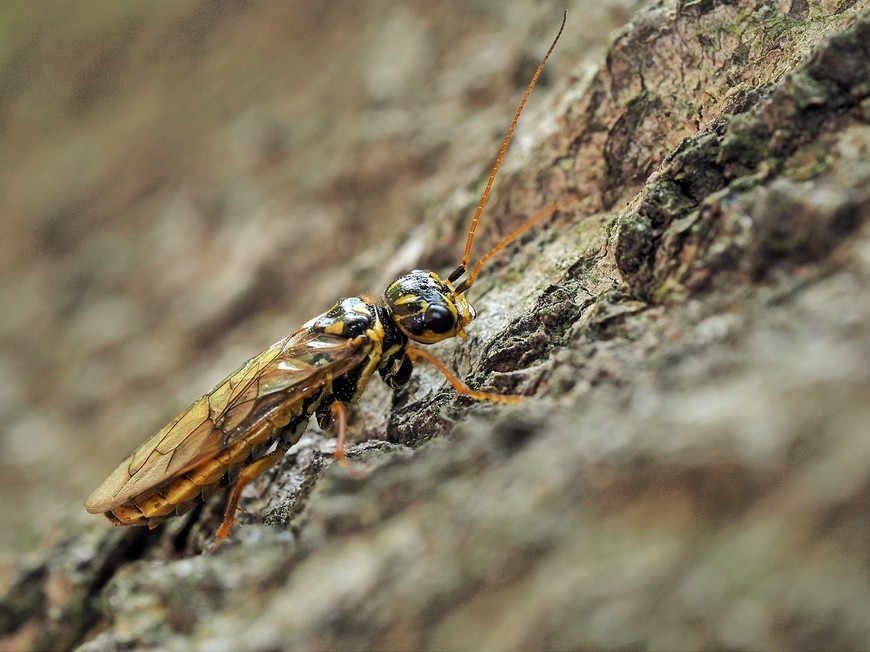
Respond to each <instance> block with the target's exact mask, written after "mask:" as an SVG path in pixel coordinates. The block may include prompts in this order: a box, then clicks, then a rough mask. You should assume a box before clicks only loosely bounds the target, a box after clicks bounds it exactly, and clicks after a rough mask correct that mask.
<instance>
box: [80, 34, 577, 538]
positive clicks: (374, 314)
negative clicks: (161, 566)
mask: <svg viewBox="0 0 870 652" xmlns="http://www.w3.org/2000/svg"><path fill="white" fill-rule="evenodd" d="M564 26H565V18H564V17H563V19H562V26H561V27H560V28H559V33H558V34H557V35H556V38H555V40H554V41H553V43H552V45H551V46H550V49H549V50H548V51H547V54H546V55H545V56H544V59H543V60H542V61H541V63H540V65H539V66H538V70H537V71H536V72H535V75H534V77H533V78H532V81H531V82H530V83H529V85H528V87H527V89H526V92H525V94H524V95H523V99H522V100H521V101H520V105H519V107H518V108H517V110H516V113H515V114H514V119H513V122H512V123H511V126H510V128H509V129H508V133H507V135H506V137H505V140H504V143H503V144H502V148H501V150H500V152H499V155H498V158H497V160H496V164H495V166H494V167H493V170H492V173H491V174H490V176H489V180H488V182H487V185H486V189H485V190H484V192H483V196H482V197H481V201H480V204H479V206H478V208H477V212H476V213H475V215H474V219H473V220H472V223H471V228H470V229H469V233H468V239H467V241H466V247H465V256H464V257H463V259H462V263H461V264H460V265H459V267H458V268H457V269H456V270H455V271H454V272H453V273H452V274H451V275H450V276H449V277H448V278H447V279H446V280H444V279H441V278H440V277H439V276H438V275H437V274H435V273H433V272H430V271H426V270H414V271H412V272H409V273H408V274H406V275H404V276H402V277H400V278H399V279H397V280H396V281H394V282H393V283H392V284H390V286H389V287H388V288H387V289H386V291H385V292H384V295H383V297H382V299H381V300H376V299H374V298H371V297H365V296H360V297H349V298H347V299H342V300H341V301H339V302H338V303H336V304H335V305H334V306H333V307H332V308H330V309H329V310H327V311H326V312H325V313H323V314H322V315H320V316H319V317H315V318H314V319H312V320H311V321H310V322H308V323H307V324H305V325H304V326H302V328H300V329H299V330H297V331H296V332H294V333H292V334H291V335H289V336H287V337H286V338H284V339H283V340H281V341H279V342H276V343H275V344H273V345H272V346H270V347H269V348H268V349H266V350H265V351H263V352H262V353H260V354H259V355H257V356H255V357H253V358H251V359H250V360H248V361H247V362H246V363H245V364H243V365H242V366H241V367H239V369H237V370H236V371H234V372H233V373H232V374H230V375H229V376H227V377H226V378H225V379H224V380H223V381H221V382H220V383H219V384H218V385H217V387H215V388H214V389H213V390H212V391H211V392H209V393H207V394H205V395H204V396H201V397H200V398H199V399H198V400H197V401H195V402H194V403H193V405H191V406H190V407H189V408H188V409H186V410H185V411H183V412H182V413H181V414H179V415H178V416H177V417H176V418H175V419H174V420H173V421H171V422H170V423H169V424H167V425H166V426H165V427H164V428H162V429H161V430H160V431H158V432H157V433H155V434H154V435H153V436H152V437H151V438H150V439H148V440H147V441H145V443H143V444H142V445H141V446H139V448H137V449H136V450H135V451H133V453H131V454H130V456H129V457H128V458H127V459H126V460H125V461H124V462H122V463H121V465H120V466H119V467H118V468H117V469H115V471H114V472H113V473H112V474H111V475H110V476H109V477H108V478H107V479H106V481H105V482H103V484H101V485H100V486H99V487H98V488H97V489H96V490H95V491H94V492H93V494H91V496H90V497H89V498H88V500H87V502H85V509H87V511H89V512H91V513H92V514H100V513H102V514H105V515H106V517H108V518H109V520H110V521H112V522H113V523H114V524H115V525H147V526H149V527H154V526H155V525H156V524H157V523H159V522H160V521H161V520H163V519H164V518H167V517H169V516H172V515H174V514H177V513H183V512H185V511H186V510H188V509H189V508H190V506H191V505H193V504H194V503H195V502H196V501H198V500H201V499H203V497H204V496H206V495H207V494H208V493H210V491H211V490H212V489H213V488H214V487H217V486H221V485H227V484H230V483H234V486H233V491H232V494H231V496H230V499H229V503H228V505H227V510H226V515H225V517H224V521H223V523H221V526H220V528H219V529H218V531H217V538H218V539H222V538H224V537H226V536H227V535H228V534H229V532H230V529H231V528H232V525H233V524H234V523H235V519H234V514H235V511H236V507H237V505H238V500H239V496H240V495H241V492H242V489H243V488H244V487H245V485H247V484H248V483H249V482H251V480H253V479H254V478H256V477H257V476H258V475H259V474H261V473H262V472H263V471H265V470H266V469H267V468H269V467H270V466H271V465H273V464H274V463H275V462H277V461H278V460H279V459H280V458H281V457H282V456H283V455H284V453H285V452H286V451H287V450H288V449H289V448H290V447H291V446H292V445H293V444H295V443H296V442H297V441H298V439H299V437H300V436H301V434H302V432H303V430H304V429H305V426H306V425H307V424H308V422H309V420H310V418H311V417H312V416H314V417H315V418H316V419H317V422H318V425H320V427H321V428H327V427H329V426H330V425H331V424H332V422H333V421H335V422H336V426H337V430H338V442H337V444H336V458H337V459H338V460H339V461H341V462H344V438H345V429H346V423H345V414H346V409H345V406H346V405H349V404H352V403H354V402H355V401H356V400H357V399H359V397H360V396H361V395H362V393H363V392H364V391H365V389H366V387H367V386H368V383H369V381H370V380H371V378H372V376H373V375H374V373H375V371H377V372H378V373H379V374H380V376H381V378H382V379H383V380H384V382H385V383H387V384H388V385H389V386H390V387H392V388H394V389H397V388H399V387H402V386H403V385H404V384H405V383H407V382H408V379H409V378H410V377H411V372H412V370H413V361H414V360H419V359H422V360H426V361H427V362H430V363H431V364H433V365H434V366H435V367H436V368H437V369H438V370H439V371H441V372H442V373H443V374H444V375H445V376H446V378H447V379H448V380H449V381H450V383H451V384H452V385H453V387H454V388H456V390H457V391H458V392H460V393H461V394H464V395H466V396H470V397H472V398H475V399H478V400H490V401H499V402H504V403H510V402H514V401H516V400H518V398H517V397H514V396H502V395H499V394H490V393H487V392H481V391H477V390H473V389H471V388H469V387H468V386H467V385H466V384H465V383H463V382H462V381H461V380H460V379H459V378H458V377H457V376H456V375H455V374H454V373H453V372H452V371H451V370H450V369H449V368H447V366H446V365H444V363H442V362H441V361H440V360H438V359H437V358H436V357H435V356H433V355H432V354H431V353H429V352H428V351H426V350H425V349H421V348H419V347H415V346H412V343H419V344H433V343H435V342H440V341H441V340H444V339H448V338H451V337H465V328H466V326H468V324H470V323H471V321H472V320H474V318H475V316H476V315H475V311H474V308H473V307H472V306H471V304H470V303H469V302H468V300H467V299H466V297H465V292H466V291H467V290H468V289H469V288H470V287H471V286H472V284H473V283H474V280H475V279H476V278H477V275H478V274H479V272H480V269H481V267H482V265H483V263H485V262H486V261H487V260H489V258H490V257H492V255H494V254H495V253H497V252H498V251H501V250H502V249H503V248H504V247H505V246H506V245H507V244H508V243H510V242H512V241H513V240H515V239H516V238H517V237H519V235H521V234H522V233H524V232H525V231H526V230H528V229H529V228H530V227H531V226H532V225H534V224H536V223H537V222H538V221H540V220H541V219H542V218H543V217H545V216H546V215H549V214H551V213H552V212H553V211H555V209H556V208H557V207H558V206H559V205H561V204H562V203H563V202H564V201H565V200H563V201H562V202H557V203H556V204H553V205H551V206H549V207H547V208H545V209H543V210H542V211H541V212H539V213H538V214H537V215H535V216H534V217H532V218H531V219H529V220H527V221H526V222H525V223H524V224H523V225H522V226H521V227H520V228H518V229H516V230H515V231H514V232H512V233H511V234H509V235H508V236H507V237H506V238H504V239H503V240H502V241H501V242H500V243H499V244H498V245H497V246H496V247H495V248H494V249H492V250H491V251H490V252H489V253H488V254H486V255H485V256H484V257H483V258H482V259H481V260H480V262H479V263H478V264H477V266H476V267H475V268H474V270H473V271H472V273H471V274H470V275H469V276H468V277H467V278H466V279H465V280H463V281H460V282H459V284H458V285H454V283H456V282H457V281H459V279H460V278H461V277H462V276H463V275H464V274H465V273H466V272H467V270H468V265H469V261H470V255H471V245H472V242H473V239H474V233H475V230H476V228H477V224H478V222H479V219H480V216H481V214H482V212H483V209H484V207H485V206H486V203H487V200H488V198H489V192H490V190H491V188H492V184H493V181H494V180H495V177H496V174H497V173H498V170H499V167H500V166H501V163H502V160H503V159H504V155H505V152H506V151H507V147H508V144H509V143H510V141H511V138H512V136H513V132H514V129H515V128H516V124H517V121H518V119H519V116H520V113H521V112H522V110H523V107H524V106H525V103H526V100H527V99H528V97H529V93H531V90H532V88H533V87H534V85H535V82H536V81H537V79H538V77H539V76H540V74H541V70H542V69H543V67H544V64H545V63H546V61H547V59H548V58H549V56H550V53H551V52H552V51H553V48H554V47H555V45H556V42H557V41H558V40H559V36H561V34H562V29H563V28H564Z"/></svg>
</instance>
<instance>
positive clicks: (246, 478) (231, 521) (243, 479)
mask: <svg viewBox="0 0 870 652" xmlns="http://www.w3.org/2000/svg"><path fill="white" fill-rule="evenodd" d="M286 452H287V450H286V449H285V448H283V447H281V446H279V447H278V448H277V449H276V450H275V451H273V452H271V453H269V454H268V455H265V456H264V457H261V458H260V459H258V460H257V461H256V462H252V463H251V464H249V465H248V466H246V467H245V468H243V469H242V470H241V472H240V473H239V479H238V480H236V484H235V486H234V487H233V493H231V494H230V500H229V502H228V503H227V511H226V512H225V513H224V520H223V523H221V526H220V527H219V528H218V531H217V533H216V534H215V538H216V539H217V540H218V541H220V540H222V539H225V538H226V537H227V536H229V533H230V530H231V529H232V527H233V525H235V524H236V523H238V521H236V518H235V516H236V509H237V508H238V506H239V497H240V496H241V495H242V490H243V489H244V488H245V487H246V486H247V485H248V484H249V483H250V482H251V481H252V480H253V479H254V478H256V477H257V476H258V475H260V474H261V473H262V472H263V471H265V470H266V469H268V468H269V467H270V466H272V465H273V464H275V462H277V461H278V460H280V459H281V458H282V457H284V454H285V453H286Z"/></svg>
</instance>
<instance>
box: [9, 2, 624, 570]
mask: <svg viewBox="0 0 870 652" xmlns="http://www.w3.org/2000/svg"><path fill="white" fill-rule="evenodd" d="M639 4H640V3H639V2H631V1H629V0H610V1H609V2H605V3H601V2H595V1H585V0H575V1H573V2H564V1H561V2H557V1H548V2H537V3H513V4H504V3H493V2H484V1H480V2H449V1H448V2H439V3H429V2H403V3H389V2H365V3H360V2H350V1H347V2H329V3H311V2H303V1H298V2H264V3H259V2H253V3H251V2H186V3H175V2H146V1H144V0H143V1H134V0H123V1H117V2H111V3H106V2H80V1H75V2H73V1H69V2H63V1H56V2H50V3H30V2H23V1H22V2H7V3H3V4H0V495H2V500H0V584H2V583H3V581H5V580H7V579H8V576H9V572H10V569H11V567H12V566H13V565H14V564H15V563H16V562H17V561H18V560H19V559H20V556H21V555H22V554H23V552H24V551H26V550H28V549H32V548H33V547H35V546H36V545H37V544H38V543H39V542H40V541H42V540H44V539H45V538H46V537H51V536H52V535H53V534H56V533H58V532H60V531H63V530H64V529H66V528H68V527H70V526H71V524H74V523H79V522H81V523H85V522H87V521H88V519H91V520H93V519H94V518H95V517H93V516H90V515H87V514H86V513H85V512H84V510H83V508H82V502H83V501H84V499H85V498H86V497H87V495H88V494H89V493H90V491H91V490H92V489H93V488H94V487H96V485H97V484H98V483H99V482H101V481H102V479H103V478H104V477H105V476H106V475H107V474H108V473H109V472H110V471H111V470H112V469H113V468H114V467H115V466H116V465H117V464H118V462H120V460H121V459H122V458H123V457H124V456H125V455H126V454H127V453H128V452H129V451H130V450H131V449H132V448H133V447H135V446H136V445H137V444H139V443H140V442H141V441H143V440H144V439H145V438H146V437H147V436H149V435H150V434H151V433H152V432H153V431H155V430H156V429H157V428H159V427H161V426H162V425H164V424H165V423H166V422H167V421H168V420H169V419H170V418H171V417H172V416H173V415H174V414H176V413H177V412H178V411H179V410H181V409H183V408H185V407H186V406H187V405H188V404H189V403H190V402H192V401H193V400H194V399H195V398H196V397H197V396H199V395H200V394H202V393H203V392H205V391H207V390H209V389H210V388H211V387H212V386H213V385H214V384H215V383H216V382H217V381H218V380H220V379H221V378H222V377H223V376H225V375H226V374H227V373H228V372H229V371H231V370H232V369H234V368H235V367H237V366H238V365H239V364H240V363H241V362H242V361H244V360H245V359H247V358H248V357H250V356H251V355H254V354H256V353H258V352H259V351H260V350H262V349H263V348H265V347H266V346H267V345H269V344H270V343H271V342H273V341H275V340H277V339H279V338H281V337H284V336H285V335H286V334H288V333H289V332H291V331H292V330H294V329H295V328H296V327H298V326H299V325H301V324H302V323H303V322H304V321H306V320H307V319H309V318H310V317H312V316H314V315H316V314H318V313H320V312H322V311H323V310H325V309H326V308H328V307H329V306H330V305H331V304H332V303H333V302H334V301H335V300H336V299H337V298H339V297H341V296H346V295H348V294H350V293H356V292H361V291H370V292H380V290H381V288H382V286H383V284H384V283H385V282H386V281H387V280H388V279H389V278H391V277H392V275H393V274H394V273H396V272H399V271H401V270H403V269H408V268H410V267H414V266H417V265H421V264H426V265H433V266H434V267H435V268H436V269H439V268H445V269H446V268H450V267H451V266H452V265H455V264H456V262H457V256H458V255H459V252H460V251H461V246H462V242H463V241H464V235H465V234H464V231H465V229H466V224H467V220H468V218H469V214H468V208H469V207H470V206H471V205H472V204H473V203H474V202H475V201H476V199H477V194H478V193H479V188H480V183H481V180H482V179H483V178H485V176H486V175H487V174H488V171H489V167H490V166H491V164H492V162H493V160H494V158H495V155H496V153H497V151H498V147H499V145H500V141H501V139H502V137H503V134H504V131H505V129H506V127H507V125H508V123H509V120H510V117H511V114H512V112H513V110H514V108H515V104H516V101H517V100H518V98H519V95H520V94H521V92H522V89H523V88H524V87H525V85H526V83H527V81H528V79H529V77H530V76H531V74H532V72H533V71H534V67H535V65H536V64H537V61H538V59H539V58H540V56H541V55H542V54H543V52H544V51H545V49H546V47H547V45H548V44H549V42H550V40H551V39H552V37H553V35H554V33H555V31H556V29H557V28H558V24H559V21H560V19H561V13H562V11H563V9H566V8H567V9H568V12H569V16H570V17H571V18H570V25H571V29H570V35H567V34H566V37H565V38H563V40H562V42H561V43H560V46H559V50H558V52H557V55H556V56H554V58H553V60H552V63H550V64H549V66H548V68H547V71H546V74H545V77H544V78H543V79H542V82H541V84H540V85H539V87H538V90H536V92H535V95H534V97H533V101H532V102H531V103H530V104H529V108H528V109H527V112H526V113H525V114H524V120H526V121H543V120H546V119H547V118H546V115H547V106H548V102H550V101H551V97H552V96H551V95H550V93H549V89H548V87H549V88H552V87H553V86H552V84H557V86H560V87H567V85H568V84H569V83H570V79H571V78H576V77H577V76H582V75H583V74H584V70H586V69H587V68H588V66H589V65H590V64H589V62H590V61H594V60H595V58H596V57H599V56H600V54H601V52H602V48H603V46H604V45H605V43H606V41H607V40H608V39H609V36H610V34H611V32H612V31H613V30H614V29H616V28H618V27H619V26H620V25H622V24H624V23H625V22H626V21H627V20H628V18H629V16H630V15H631V13H632V12H633V11H634V9H635V8H636V7H637V6H638V5H639ZM555 80H559V81H558V82H557V81H555ZM522 139H523V136H522V129H520V131H519V132H518V135H517V139H516V140H515V144H514V147H523V144H522ZM507 166H508V167H509V166H510V160H508V163H507ZM433 224H434V225H435V226H434V227H433V226H431V225H433Z"/></svg>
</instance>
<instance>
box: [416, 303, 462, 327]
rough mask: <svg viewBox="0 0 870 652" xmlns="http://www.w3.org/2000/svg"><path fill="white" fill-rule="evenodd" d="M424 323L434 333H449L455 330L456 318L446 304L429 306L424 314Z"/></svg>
mask: <svg viewBox="0 0 870 652" xmlns="http://www.w3.org/2000/svg"><path fill="white" fill-rule="evenodd" d="M423 325H424V326H425V327H426V329H427V330H429V331H431V332H433V333H448V332H450V331H452V330H453V328H454V326H455V325H456V320H455V318H454V317H453V313H452V312H450V311H449V310H448V309H447V308H445V307H444V306H429V307H428V308H426V312H425V313H424V314H423Z"/></svg>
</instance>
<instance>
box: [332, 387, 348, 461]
mask: <svg viewBox="0 0 870 652" xmlns="http://www.w3.org/2000/svg"><path fill="white" fill-rule="evenodd" d="M329 412H330V413H331V414H332V422H333V423H334V424H335V430H336V434H335V461H336V462H338V463H339V464H341V465H342V466H343V467H344V468H345V469H348V468H350V462H348V461H347V454H346V453H345V445H346V444H347V408H346V407H345V406H344V403H342V402H341V401H335V402H334V403H333V404H332V405H331V406H330V408H329Z"/></svg>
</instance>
